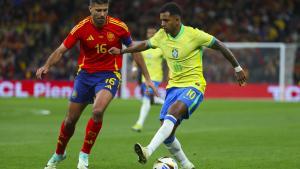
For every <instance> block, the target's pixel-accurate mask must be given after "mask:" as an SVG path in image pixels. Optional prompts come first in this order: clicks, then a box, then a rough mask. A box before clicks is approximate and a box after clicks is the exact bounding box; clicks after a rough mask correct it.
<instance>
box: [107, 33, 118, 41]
mask: <svg viewBox="0 0 300 169" xmlns="http://www.w3.org/2000/svg"><path fill="white" fill-rule="evenodd" d="M115 38H116V37H115V34H113V33H112V32H107V40H108V41H110V42H112V41H114V40H115Z"/></svg>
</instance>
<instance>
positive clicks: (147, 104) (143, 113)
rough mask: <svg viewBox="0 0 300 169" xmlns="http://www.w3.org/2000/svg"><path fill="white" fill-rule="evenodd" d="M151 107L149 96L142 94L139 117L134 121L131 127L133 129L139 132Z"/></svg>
mask: <svg viewBox="0 0 300 169" xmlns="http://www.w3.org/2000/svg"><path fill="white" fill-rule="evenodd" d="M150 108H151V100H150V99H149V97H147V96H144V97H143V100H142V106H141V109H140V114H139V118H138V120H137V122H136V124H135V125H134V126H133V127H132V129H133V130H134V131H137V132H140V131H141V130H142V128H143V125H144V122H145V120H146V118H147V116H148V114H149V111H150Z"/></svg>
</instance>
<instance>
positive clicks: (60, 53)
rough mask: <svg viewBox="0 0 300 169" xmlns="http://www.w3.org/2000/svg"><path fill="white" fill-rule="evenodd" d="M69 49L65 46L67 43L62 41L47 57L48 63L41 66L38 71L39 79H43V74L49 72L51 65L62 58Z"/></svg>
mask: <svg viewBox="0 0 300 169" xmlns="http://www.w3.org/2000/svg"><path fill="white" fill-rule="evenodd" d="M67 50H68V49H67V48H66V47H65V45H64V44H63V43H62V44H61V45H60V46H59V47H58V48H57V49H56V50H55V51H54V52H53V53H52V54H51V55H50V56H49V58H48V59H47V61H46V63H45V64H44V66H42V67H40V68H39V69H38V70H37V71H36V77H37V78H38V79H42V75H43V74H46V73H48V71H49V69H50V67H51V66H52V65H54V64H55V63H56V62H58V61H59V60H60V58H61V57H62V56H63V54H64V53H65V52H66V51H67Z"/></svg>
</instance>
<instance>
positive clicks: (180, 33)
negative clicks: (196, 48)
mask: <svg viewBox="0 0 300 169" xmlns="http://www.w3.org/2000/svg"><path fill="white" fill-rule="evenodd" d="M183 32H184V25H183V24H181V26H180V31H179V33H178V34H177V35H176V37H175V38H173V37H172V36H171V35H170V34H168V37H169V38H170V39H172V40H177V39H178V38H179V37H180V36H181V35H182V33H183Z"/></svg>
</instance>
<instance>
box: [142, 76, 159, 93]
mask: <svg viewBox="0 0 300 169" xmlns="http://www.w3.org/2000/svg"><path fill="white" fill-rule="evenodd" d="M145 85H146V94H147V95H148V96H149V95H150V93H149V87H150V88H151V89H152V90H153V93H154V96H157V97H159V94H158V90H157V88H156V87H155V85H154V83H153V82H152V81H147V80H146V81H145Z"/></svg>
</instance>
